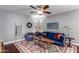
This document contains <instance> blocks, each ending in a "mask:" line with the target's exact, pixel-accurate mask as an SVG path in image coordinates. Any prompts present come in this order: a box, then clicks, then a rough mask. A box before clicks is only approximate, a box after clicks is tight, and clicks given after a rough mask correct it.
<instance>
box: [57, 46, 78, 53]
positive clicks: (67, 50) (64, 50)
mask: <svg viewBox="0 0 79 59" xmlns="http://www.w3.org/2000/svg"><path fill="white" fill-rule="evenodd" d="M57 49H58V50H59V52H60V53H77V46H76V45H72V46H71V47H68V46H67V45H65V46H63V47H61V46H57Z"/></svg>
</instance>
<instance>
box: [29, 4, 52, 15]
mask: <svg viewBox="0 0 79 59" xmlns="http://www.w3.org/2000/svg"><path fill="white" fill-rule="evenodd" d="M30 7H31V8H33V9H34V10H33V11H32V12H30V13H38V14H39V15H41V14H43V13H46V14H51V12H48V8H49V6H48V5H37V6H33V5H30Z"/></svg>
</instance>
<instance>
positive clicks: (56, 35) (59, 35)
mask: <svg viewBox="0 0 79 59" xmlns="http://www.w3.org/2000/svg"><path fill="white" fill-rule="evenodd" d="M54 36H55V38H56V39H60V38H61V36H62V34H55V35H54Z"/></svg>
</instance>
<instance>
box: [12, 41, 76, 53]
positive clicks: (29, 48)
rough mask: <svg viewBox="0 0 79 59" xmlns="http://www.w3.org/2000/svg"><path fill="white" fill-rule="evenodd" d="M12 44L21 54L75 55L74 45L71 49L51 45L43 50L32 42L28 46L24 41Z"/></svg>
mask: <svg viewBox="0 0 79 59" xmlns="http://www.w3.org/2000/svg"><path fill="white" fill-rule="evenodd" d="M13 44H14V45H15V47H16V48H17V49H18V50H19V51H20V52H21V53H77V46H75V45H72V47H68V46H67V45H65V46H64V47H60V46H57V45H53V44H52V45H51V48H48V49H44V48H42V47H40V46H36V45H35V44H34V42H30V44H28V42H27V41H25V40H22V41H18V42H15V43H13Z"/></svg>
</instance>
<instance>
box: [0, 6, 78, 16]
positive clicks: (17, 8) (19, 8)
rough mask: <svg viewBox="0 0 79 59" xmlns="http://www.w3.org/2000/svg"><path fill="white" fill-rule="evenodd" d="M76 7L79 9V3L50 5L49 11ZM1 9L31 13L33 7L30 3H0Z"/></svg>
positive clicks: (25, 13) (24, 13)
mask: <svg viewBox="0 0 79 59" xmlns="http://www.w3.org/2000/svg"><path fill="white" fill-rule="evenodd" d="M76 9H79V5H50V7H49V9H48V11H50V12H51V13H52V14H51V15H54V14H58V13H62V12H67V11H71V10H76ZM0 10H3V11H8V12H14V13H19V14H22V15H30V13H29V12H30V11H32V10H33V9H32V8H31V7H29V5H0Z"/></svg>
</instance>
